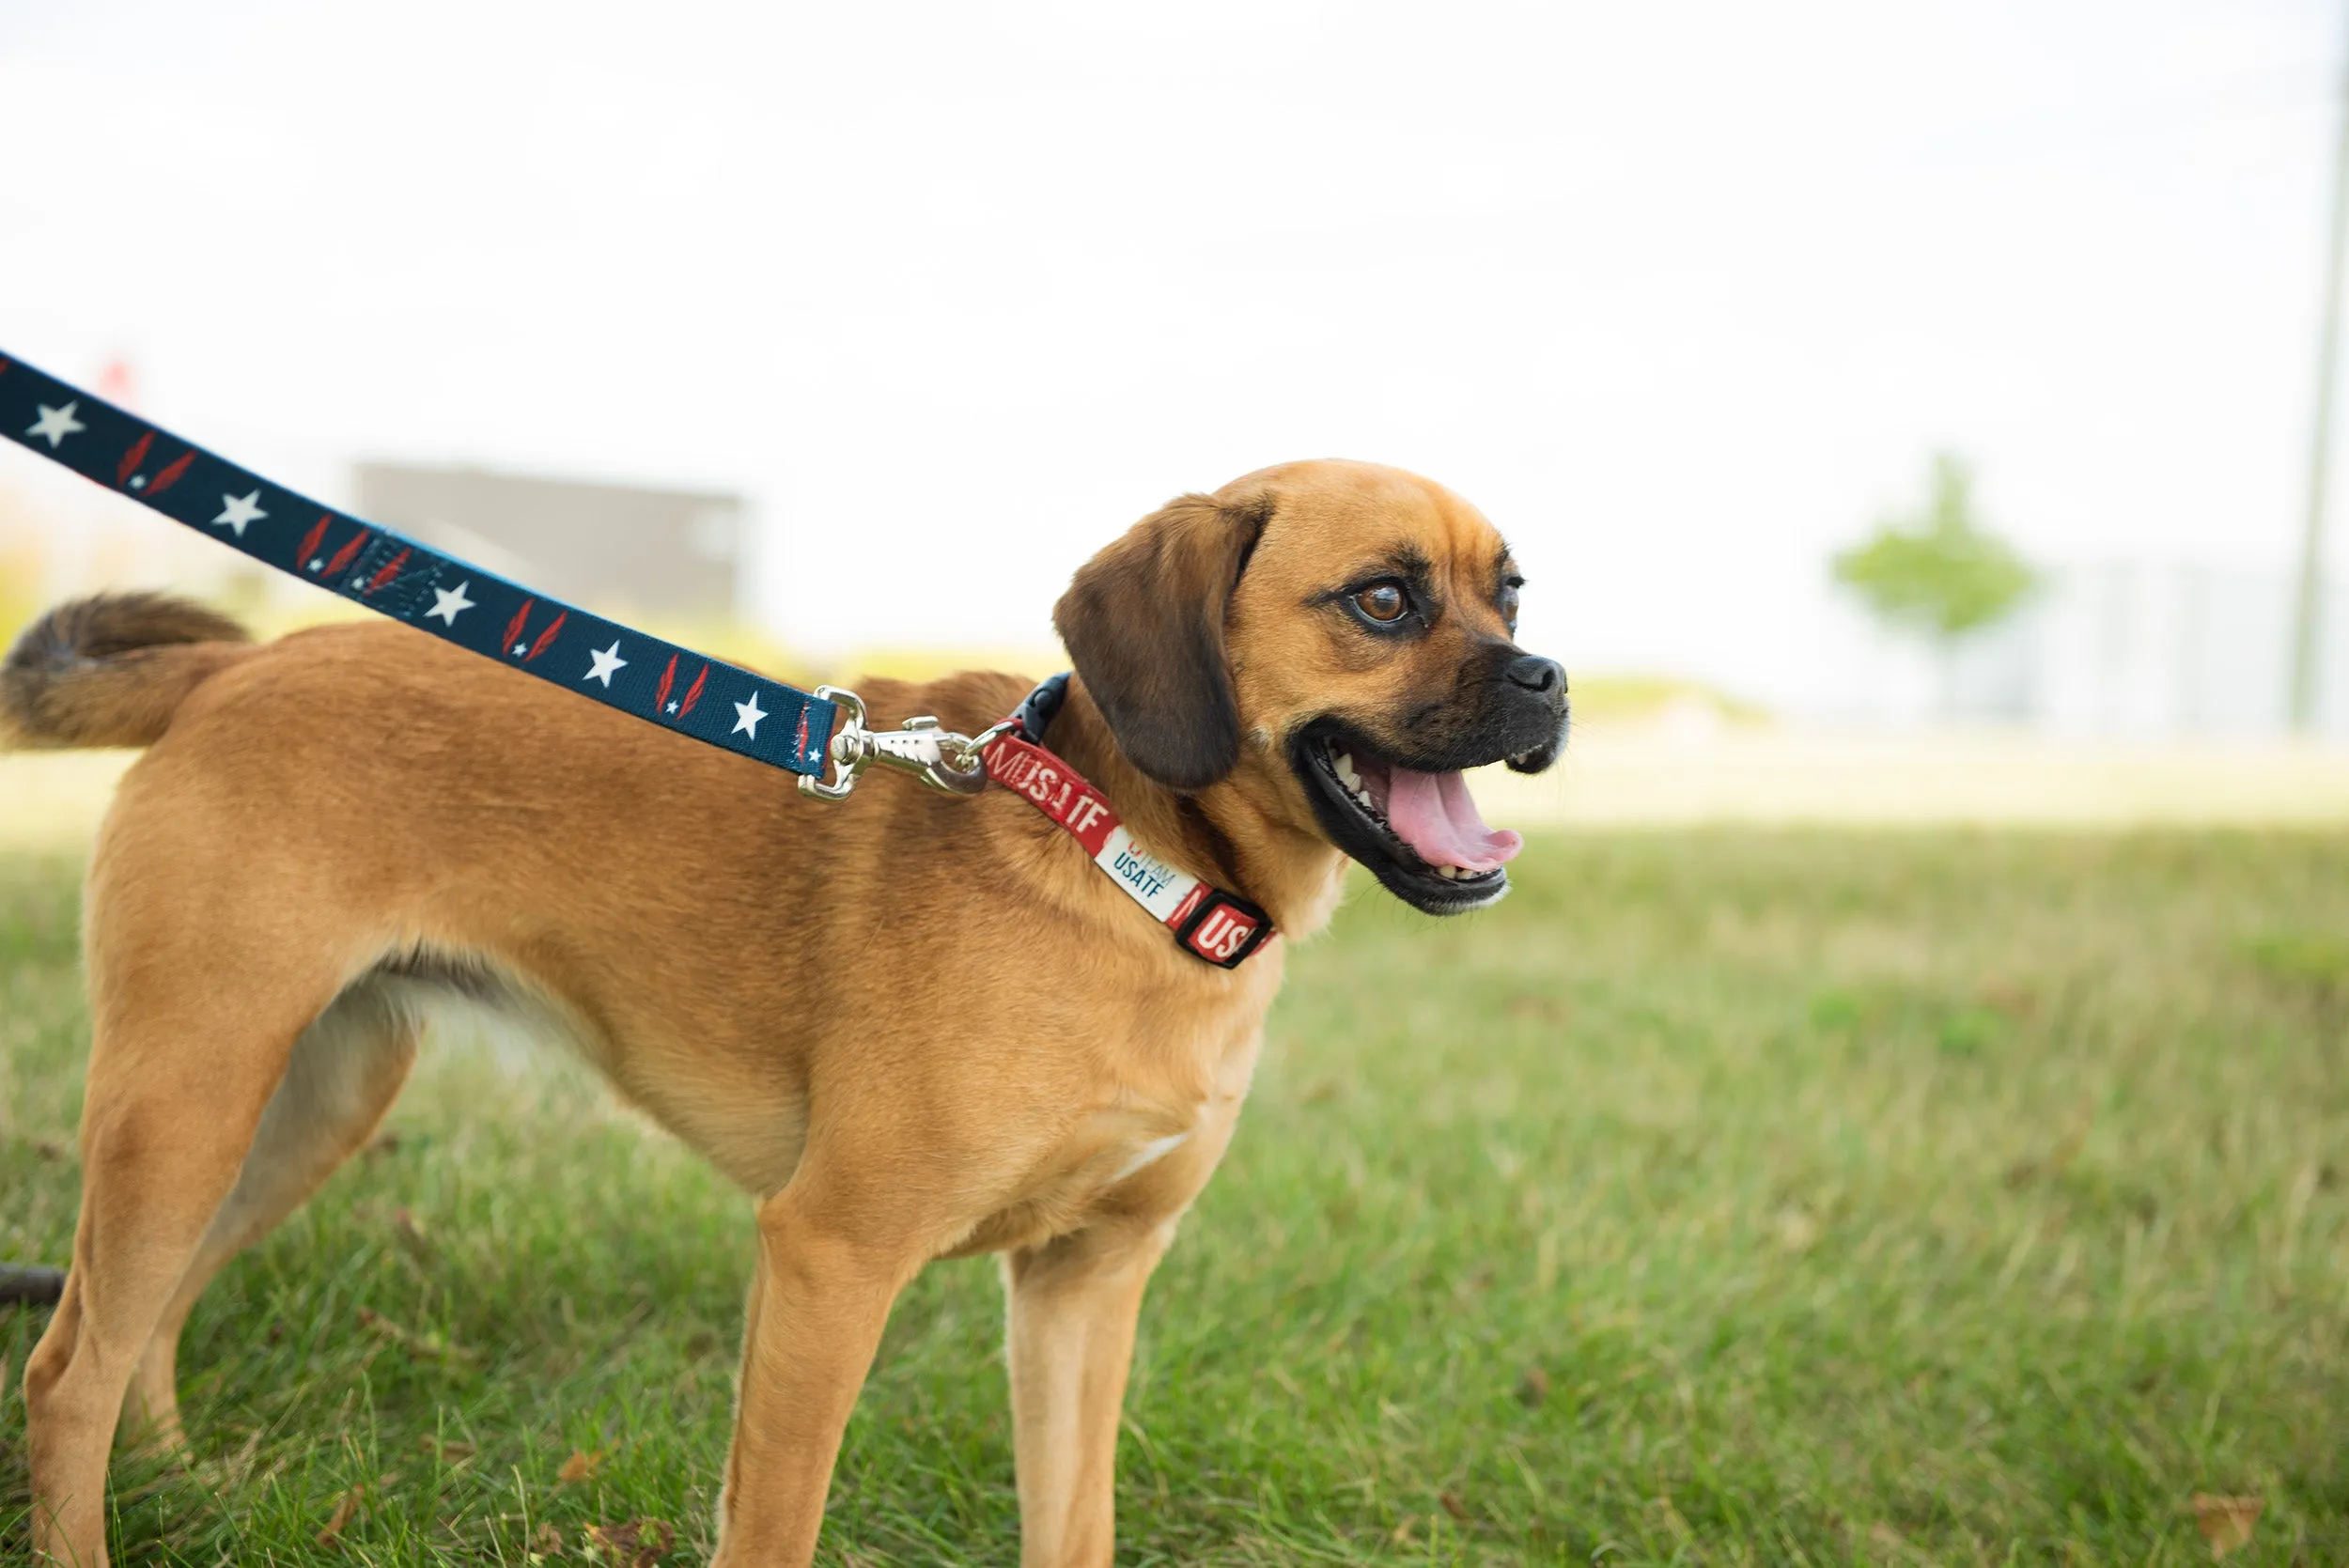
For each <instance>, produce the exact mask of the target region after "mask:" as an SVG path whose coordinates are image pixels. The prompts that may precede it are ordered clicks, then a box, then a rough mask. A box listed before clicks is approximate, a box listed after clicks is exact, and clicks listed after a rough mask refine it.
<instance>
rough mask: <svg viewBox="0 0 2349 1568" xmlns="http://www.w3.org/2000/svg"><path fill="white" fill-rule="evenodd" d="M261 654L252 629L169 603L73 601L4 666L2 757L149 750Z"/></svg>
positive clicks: (196, 607)
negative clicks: (182, 714)
mask: <svg viewBox="0 0 2349 1568" xmlns="http://www.w3.org/2000/svg"><path fill="white" fill-rule="evenodd" d="M251 651H252V644H251V639H250V638H249V637H247V635H246V634H245V629H244V628H242V627H241V626H239V625H238V624H237V623H236V622H234V621H232V620H230V619H229V618H228V617H227V616H226V615H223V614H221V613H218V612H217V611H212V610H207V609H206V608H204V606H202V605H200V604H195V603H192V602H190V601H189V600H187V599H183V598H174V597H172V596H171V595H169V594H98V595H95V596H93V597H92V598H77V599H71V600H69V601H67V602H66V603H64V604H60V605H58V606H57V607H56V608H55V609H54V610H52V611H50V612H49V613H47V614H46V615H43V616H41V617H40V618H39V620H37V621H35V622H34V623H33V624H32V625H30V626H28V627H26V628H25V629H23V631H22V632H20V633H19V634H18V635H17V639H16V643H15V645H14V646H12V647H10V648H9V649H8V658H7V659H6V660H0V750H29V749H34V748H53V747H68V746H145V745H148V744H150V743H152V742H153V741H155V740H158V739H160V738H162V737H163V731H164V729H165V728H167V727H168V726H169V725H170V723H171V716H172V714H173V713H174V712H175V711H177V710H178V708H179V705H180V704H181V703H183V702H185V701H186V700H187V696H188V693H189V692H191V691H194V690H195V689H196V687H197V686H199V685H201V684H202V683H203V681H204V680H205V678H206V677H207V676H209V675H212V674H213V673H214V672H216V671H218V670H220V669H222V668H224V667H226V665H229V664H232V663H235V662H236V661H237V660H241V659H242V658H244V657H245V656H246V655H247V654H248V653H250V652H251Z"/></svg>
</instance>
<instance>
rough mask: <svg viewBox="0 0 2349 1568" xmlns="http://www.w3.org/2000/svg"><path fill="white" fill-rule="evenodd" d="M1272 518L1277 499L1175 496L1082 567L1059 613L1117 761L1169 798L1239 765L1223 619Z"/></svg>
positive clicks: (1055, 613) (1057, 621)
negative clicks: (1121, 758) (1122, 759)
mask: <svg viewBox="0 0 2349 1568" xmlns="http://www.w3.org/2000/svg"><path fill="white" fill-rule="evenodd" d="M1271 515H1272V497H1271V495H1270V494H1269V493H1266V494H1261V495H1257V496H1252V497H1250V498H1247V499H1245V500H1240V501H1236V502H1224V501H1218V500H1217V499H1216V498H1215V497H1213V496H1209V495H1183V496H1177V497H1175V499H1174V500H1173V501H1170V502H1168V503H1167V504H1166V505H1164V506H1162V507H1160V508H1159V510H1157V511H1156V512H1153V513H1152V514H1151V515H1150V516H1148V517H1146V518H1144V519H1143V520H1141V521H1140V522H1138V523H1135V524H1134V525H1133V527H1131V528H1129V529H1128V530H1127V531H1126V534H1125V536H1124V537H1122V538H1120V539H1119V540H1118V541H1117V542H1116V543H1115V544H1112V545H1111V546H1110V547H1109V548H1108V549H1107V550H1104V551H1101V553H1100V554H1098V555H1096V556H1095V557H1094V558H1093V559H1092V560H1090V561H1087V562H1086V563H1085V564H1084V565H1083V566H1082V567H1079V568H1078V571H1077V578H1076V581H1075V582H1071V583H1070V584H1069V585H1068V592H1066V593H1065V594H1063V595H1062V596H1061V599H1060V603H1059V604H1057V605H1055V606H1054V607H1053V609H1052V626H1053V629H1055V630H1057V631H1058V632H1059V633H1060V638H1061V641H1062V642H1063V643H1065V644H1067V647H1068V654H1069V657H1070V658H1071V659H1073V660H1076V663H1077V675H1078V676H1079V678H1081V680H1083V682H1084V685H1085V690H1086V691H1089V692H1091V693H1092V694H1093V700H1094V702H1095V703H1096V704H1097V705H1098V706H1099V707H1100V709H1101V714H1102V717H1103V718H1105V719H1107V720H1108V721H1109V726H1110V733H1111V734H1112V735H1114V736H1115V737H1117V744H1118V747H1119V749H1120V750H1122V751H1123V752H1124V753H1126V756H1127V759H1128V761H1130V762H1131V763H1132V764H1133V765H1134V766H1135V767H1136V768H1141V769H1142V770H1143V772H1144V773H1146V774H1148V775H1149V776H1150V777H1151V778H1153V779H1156V780H1157V781H1158V782H1159V783H1160V784H1165V785H1167V786H1168V787H1169V788H1172V789H1184V790H1189V789H1201V788H1205V787H1206V785H1208V784H1213V783H1214V782H1215V781H1216V780H1218V779H1220V778H1221V777H1222V776H1223V775H1224V774H1226V773H1228V772H1230V771H1231V770H1232V768H1233V766H1234V765H1235V764H1236V763H1237V762H1238V761H1239V705H1238V704H1237V702H1236V701H1235V700H1234V699H1233V696H1232V677H1231V673H1230V672H1229V671H1228V670H1226V669H1225V668H1224V661H1223V660H1224V656H1223V609H1224V605H1225V603H1226V602H1227V601H1228V600H1229V599H1230V598H1231V597H1232V588H1233V585H1234V584H1235V583H1237V582H1239V574H1240V572H1241V571H1242V570H1244V569H1245V568H1246V567H1247V565H1248V556H1249V552H1250V551H1253V550H1254V549H1255V548H1256V540H1257V538H1258V537H1259V536H1262V534H1263V533H1264V525H1265V521H1266V520H1267V519H1268V518H1269V517H1270V516H1271Z"/></svg>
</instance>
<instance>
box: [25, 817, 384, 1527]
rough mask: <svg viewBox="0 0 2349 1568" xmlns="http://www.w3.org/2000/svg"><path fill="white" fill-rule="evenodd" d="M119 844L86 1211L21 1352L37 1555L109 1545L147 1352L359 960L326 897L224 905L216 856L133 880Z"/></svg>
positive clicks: (100, 882) (94, 1043) (107, 894)
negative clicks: (296, 919)
mask: <svg viewBox="0 0 2349 1568" xmlns="http://www.w3.org/2000/svg"><path fill="white" fill-rule="evenodd" d="M105 859H106V854H105V850H104V849H103V848H102V847H101V855H100V860H101V865H100V867H99V869H98V871H97V872H96V873H94V874H93V877H92V905H91V911H92V912H91V920H90V931H89V944H88V946H89V970H90V979H91V997H92V1006H91V1015H92V1031H91V1042H90V1065H89V1084H88V1093H87V1096H86V1100H85V1102H84V1107H83V1111H82V1212H81V1219H80V1221H79V1223H78V1224H77V1225H76V1227H75V1231H74V1236H73V1260H72V1265H71V1267H70V1270H69V1272H68V1274H67V1277H66V1285H65V1294H64V1296H62V1298H61V1299H60V1300H59V1301H58V1303H57V1309H56V1312H55V1314H54V1316H53V1317H52V1318H51V1319H50V1321H49V1327H48V1330H47V1331H46V1332H45V1333H43V1334H42V1335H41V1339H40V1343H39V1345H37V1346H36V1347H35V1348H34V1350H33V1353H32V1355H31V1356H30V1357H29V1358H27V1359H26V1362H25V1367H24V1407H25V1436H26V1448H27V1451H28V1454H29V1457H30V1459H31V1470H32V1511H31V1514H32V1518H31V1523H32V1537H33V1551H34V1556H35V1557H36V1559H37V1560H38V1559H42V1558H46V1559H47V1560H51V1561H54V1562H65V1563H72V1564H74V1565H75V1568H102V1565H103V1564H104V1563H105V1561H106V1546H105V1484H106V1459H107V1454H108V1452H109V1450H110V1449H111V1447H112V1440H113V1436H114V1432H115V1427H116V1422H117V1418H118V1416H119V1415H120V1412H121V1409H122V1405H123V1402H124V1398H125V1395H126V1394H127V1393H128V1391H129V1389H130V1387H131V1383H132V1377H133V1375H134V1374H136V1373H137V1372H138V1370H139V1363H140V1360H141V1358H142V1356H143V1355H144V1353H145V1352H146V1349H147V1346H148V1342H149V1341H150V1340H151V1339H152V1338H153V1337H154V1334H155V1331H156V1328H157V1327H158V1325H159V1324H160V1323H161V1322H162V1320H163V1314H164V1312H165V1311H166V1310H167V1309H168V1308H170V1307H171V1306H172V1304H173V1301H174V1298H175V1296H177V1295H178V1293H179V1287H180V1282H181V1281H182V1280H184V1279H186V1278H187V1276H188V1274H189V1269H190V1265H192V1264H193V1263H194V1262H195V1261H196V1258H197V1255H198V1253H199V1251H200V1250H202V1244H203V1242H204V1240H205V1237H206V1234H207V1232H208V1230H209V1229H210V1226H211V1225H212V1223H213V1219H214V1216H215V1214H216V1213H217V1211H218V1210H219V1209H220V1207H221V1203H222V1200H223V1199H225V1198H226V1197H227V1196H228V1194H229V1192H230V1191H231V1189H232V1188H235V1187H236V1186H237V1185H238V1173H239V1170H240V1168H241V1166H242V1164H243V1163H244V1161H245V1158H246V1153H247V1151H248V1150H250V1149H251V1148H252V1147H253V1143H254V1132H255V1129H256V1128H257V1126H259V1125H260V1122H261V1119H262V1110H263V1108H264V1107H265V1106H266V1105H268V1104H269V1102H270V1099H271V1096H272V1094H274V1093H275V1092H276V1090H277V1088H278V1085H279V1081H280V1079H283V1078H284V1077H285V1076H286V1064H287V1062H288V1059H289V1058H290V1057H291V1056H292V1055H293V1053H294V1045H295V1041H296V1040H297V1039H298V1038H299V1037H300V1036H301V1035H302V1033H303V1031H304V1030H305V1029H306V1028H307V1027H308V1026H309V1025H310V1024H311V1022H312V1021H313V1020H314V1019H316V1018H317V1017H319V1015H320V1014H321V1013H322V1012H324V1011H325V1010H326V1008H327V1006H328V1004H329V1003H330V1002H331V1001H333V999H334V995H335V993H336V992H337V991H338V990H339V989H340V988H341V985H342V978H343V972H345V960H344V959H343V958H342V957H340V956H338V955H336V954H335V953H334V951H332V948H331V946H330V942H331V938H329V937H328V936H327V935H326V934H325V933H324V932H323V931H322V930H321V929H320V928H319V924H320V923H319V921H318V920H317V919H316V917H315V913H314V914H313V915H312V917H311V918H310V919H309V920H307V921H306V922H304V923H303V924H299V925H297V924H295V923H293V922H292V921H290V920H288V919H287V918H285V915H284V911H285V910H286V909H287V908H289V907H291V905H292V902H293V901H291V900H276V899H272V898H271V897H270V896H269V894H271V893H274V892H275V890H273V889H266V888H254V887H248V888H247V889H241V890H240V892H241V893H246V894H247V895H248V899H249V901H247V902H244V903H241V904H240V905H238V906H236V907H234V908H228V909H226V910H223V909H222V906H221V902H220V899H219V897H218V894H217V893H216V892H215V891H214V890H216V889H217V888H218V887H219V886H220V885H221V884H220V882H219V881H218V880H217V879H216V878H215V877H212V876H211V875H210V873H212V872H213V871H214V870H215V869H216V868H214V867H210V866H201V867H199V866H194V865H190V864H188V863H187V862H186V860H185V858H184V856H182V857H179V862H178V863H176V864H175V863H172V862H166V861H163V860H162V857H156V858H154V859H152V860H148V862H146V863H144V864H142V865H141V866H140V867H139V870H140V873H141V876H140V878H139V880H137V881H136V882H135V883H132V884H129V885H127V886H126V885H115V886H107V885H105V884H106V883H107V881H108V878H107V877H106V876H105V866H104V862H105ZM159 862H160V866H159ZM174 873H179V875H174ZM192 910H203V911H208V912H211V914H212V918H210V919H201V918H195V917H194V916H193V915H192V914H190V913H188V912H187V911H192Z"/></svg>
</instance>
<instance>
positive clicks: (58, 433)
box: [24, 397, 89, 452]
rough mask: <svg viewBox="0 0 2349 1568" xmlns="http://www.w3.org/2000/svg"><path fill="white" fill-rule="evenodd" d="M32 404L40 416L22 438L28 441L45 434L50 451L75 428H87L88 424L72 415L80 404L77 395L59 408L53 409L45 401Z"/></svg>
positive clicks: (80, 401)
mask: <svg viewBox="0 0 2349 1568" xmlns="http://www.w3.org/2000/svg"><path fill="white" fill-rule="evenodd" d="M33 406H34V407H35V408H37V409H39V411H40V417H39V419H36V420H34V421H33V426H32V428H31V429H29V430H26V431H25V432H24V439H25V440H27V441H30V440H31V439H32V438H33V437H35V436H47V437H48V438H49V450H50V451H52V452H54V451H55V450H56V449H57V447H58V446H59V445H60V444H61V443H62V442H64V441H65V438H66V437H68V436H70V435H71V434H73V433H74V432H75V431H76V430H86V429H88V428H89V427H88V426H86V425H85V424H83V423H82V422H81V421H80V420H78V419H76V418H74V417H73V411H74V410H75V409H78V408H80V407H81V406H82V400H81V399H80V398H78V397H77V398H75V399H74V400H73V401H72V402H70V403H68V404H67V405H66V406H65V407H64V408H61V409H53V408H51V407H50V406H49V405H48V404H46V403H36V404H35V405H33Z"/></svg>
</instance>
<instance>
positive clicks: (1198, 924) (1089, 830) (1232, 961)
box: [987, 675, 1273, 970]
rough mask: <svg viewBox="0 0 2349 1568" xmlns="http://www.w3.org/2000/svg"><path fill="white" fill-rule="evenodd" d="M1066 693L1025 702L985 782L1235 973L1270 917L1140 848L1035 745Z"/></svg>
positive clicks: (1046, 690) (1055, 688)
mask: <svg viewBox="0 0 2349 1568" xmlns="http://www.w3.org/2000/svg"><path fill="white" fill-rule="evenodd" d="M1067 685H1068V677H1067V676H1066V675H1054V676H1053V677H1052V678H1051V679H1050V680H1048V681H1046V682H1045V683H1044V684H1043V685H1041V686H1039V687H1037V688H1036V689H1035V690H1034V691H1032V692H1030V693H1029V694H1028V700H1027V701H1026V702H1023V703H1021V704H1020V705H1019V711H1018V712H1016V713H1014V714H1013V715H1012V716H1011V721H1010V722H1011V725H1012V728H1011V729H1010V730H1008V731H1006V732H1005V733H1003V734H1002V735H999V736H997V737H995V739H994V740H993V741H992V742H990V743H989V744H988V748H987V772H988V777H989V778H991V779H993V780H994V781H995V782H996V783H997V784H1002V785H1003V787H1004V788H1006V789H1008V790H1010V791H1011V792H1012V793H1013V794H1015V795H1017V796H1019V798H1020V799H1021V800H1025V801H1027V802H1028V803H1029V804H1030V805H1032V806H1034V807H1035V809H1036V810H1038V811H1040V812H1042V813H1043V814H1044V815H1046V816H1049V817H1050V818H1051V819H1052V820H1053V821H1054V822H1056V823H1058V824H1059V825H1060V826H1061V827H1062V828H1064V829H1066V831H1067V832H1068V833H1069V835H1070V836H1071V837H1073V838H1074V839H1076V841H1077V842H1078V843H1079V844H1081V845H1083V846H1085V853H1086V854H1088V855H1091V856H1092V857H1093V863H1094V864H1096V865H1097V866H1099V867H1100V868H1101V869H1102V870H1103V871H1105V872H1107V873H1108V874H1109V877H1110V879H1111V880H1112V881H1113V882H1115V883H1116V884H1117V885H1118V886H1119V887H1120V888H1123V889H1124V890H1125V891H1126V894H1127V896H1128V897H1129V898H1131V899H1132V900H1133V901H1134V902H1135V903H1137V904H1139V905H1141V906H1142V907H1143V908H1145V909H1147V910H1149V911H1150V915H1151V918H1152V919H1154V920H1157V921H1159V923H1160V924H1164V925H1165V926H1166V927H1167V928H1168V929H1169V930H1171V931H1173V932H1174V933H1175V940H1176V941H1177V942H1179V943H1181V944H1182V946H1183V949H1184V951H1185V952H1187V953H1190V955H1193V956H1194V957H1198V958H1204V959H1206V961H1207V962H1208V963H1210V964H1214V965H1216V966H1217V967H1219V968H1221V969H1227V970H1229V969H1237V968H1238V967H1239V966H1240V964H1241V963H1243V962H1244V961H1245V960H1246V959H1247V957H1248V955H1250V954H1252V953H1253V952H1255V951H1256V949H1258V948H1260V947H1262V946H1263V945H1264V944H1265V942H1266V941H1267V939H1269V938H1270V937H1271V936H1272V931H1273V926H1272V917H1271V916H1270V915H1268V914H1267V913H1266V912H1265V911H1264V910H1263V909H1261V908H1258V907H1257V906H1255V905H1254V904H1252V903H1250V902H1249V901H1248V900H1247V899H1245V898H1242V897H1240V896H1239V895H1238V894H1237V893H1225V892H1224V891H1223V890H1222V889H1221V888H1215V887H1209V886H1208V885H1207V884H1206V883H1205V882H1203V881H1201V880H1200V879H1199V878H1198V877H1192V876H1190V875H1189V874H1188V873H1185V872H1182V871H1178V870H1176V869H1175V867H1173V866H1171V865H1169V864H1167V863H1166V862H1164V861H1162V860H1159V858H1158V857H1157V856H1155V855H1153V854H1151V853H1150V852H1149V851H1148V850H1146V849H1144V848H1143V847H1142V846H1140V845H1139V844H1136V843H1135V842H1134V838H1133V835H1132V834H1131V833H1129V832H1128V831H1126V826H1125V824H1124V823H1123V822H1122V821H1120V820H1119V819H1118V815H1117V813H1116V812H1114V811H1112V809H1111V808H1110V803H1109V801H1108V800H1106V799H1105V798H1103V796H1102V794H1101V792H1100V791H1099V790H1097V789H1096V788H1094V787H1093V786H1092V785H1091V784H1087V783H1086V782H1085V780H1084V777H1083V775H1081V774H1080V773H1079V772H1078V771H1077V770H1076V769H1075V768H1071V767H1069V766H1068V764H1066V762H1063V761H1062V760H1061V759H1060V758H1059V757H1057V756H1055V755H1054V754H1053V753H1050V752H1048V751H1046V750H1045V749H1044V748H1043V747H1042V746H1041V745H1039V744H1038V743H1037V742H1038V741H1039V740H1041V738H1042V737H1043V731H1044V726H1045V725H1046V724H1048V723H1050V722H1051V717H1052V715H1053V713H1054V712H1056V711H1058V709H1059V707H1060V705H1061V699H1062V698H1063V696H1065V695H1066V691H1067Z"/></svg>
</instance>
